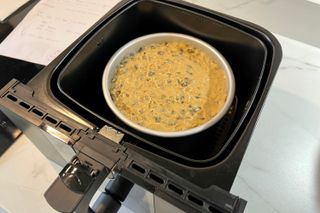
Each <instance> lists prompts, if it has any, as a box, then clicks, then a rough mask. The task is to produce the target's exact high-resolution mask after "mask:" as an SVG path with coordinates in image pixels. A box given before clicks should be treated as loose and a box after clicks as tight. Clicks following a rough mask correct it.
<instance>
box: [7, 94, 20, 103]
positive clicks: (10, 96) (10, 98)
mask: <svg viewBox="0 0 320 213" xmlns="http://www.w3.org/2000/svg"><path fill="white" fill-rule="evenodd" d="M7 98H8V99H9V100H11V101H13V102H16V101H17V100H18V98H16V97H14V96H13V95H7Z"/></svg>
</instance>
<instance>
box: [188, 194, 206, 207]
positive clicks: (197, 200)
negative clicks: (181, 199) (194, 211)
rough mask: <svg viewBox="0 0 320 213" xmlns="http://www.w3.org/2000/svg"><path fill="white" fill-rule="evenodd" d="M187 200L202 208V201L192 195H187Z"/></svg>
mask: <svg viewBox="0 0 320 213" xmlns="http://www.w3.org/2000/svg"><path fill="white" fill-rule="evenodd" d="M188 200H189V201H191V202H192V203H194V204H196V205H198V206H203V201H202V200H200V199H199V198H197V197H195V196H193V195H188Z"/></svg>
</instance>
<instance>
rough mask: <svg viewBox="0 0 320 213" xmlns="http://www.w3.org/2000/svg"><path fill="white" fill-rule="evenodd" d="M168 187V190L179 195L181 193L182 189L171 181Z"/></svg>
mask: <svg viewBox="0 0 320 213" xmlns="http://www.w3.org/2000/svg"><path fill="white" fill-rule="evenodd" d="M168 189H170V191H172V192H174V193H176V194H178V195H179V196H181V195H183V190H182V189H181V188H180V187H177V186H175V185H173V184H171V183H169V184H168Z"/></svg>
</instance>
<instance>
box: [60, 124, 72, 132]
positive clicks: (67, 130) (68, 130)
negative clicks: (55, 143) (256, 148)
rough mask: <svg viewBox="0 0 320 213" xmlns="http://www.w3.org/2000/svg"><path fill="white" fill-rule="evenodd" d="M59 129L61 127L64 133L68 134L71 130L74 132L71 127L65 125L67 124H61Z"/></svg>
mask: <svg viewBox="0 0 320 213" xmlns="http://www.w3.org/2000/svg"><path fill="white" fill-rule="evenodd" d="M59 127H60V128H61V129H63V130H64V131H66V132H71V130H72V129H71V128H70V127H68V126H67V125H65V124H60V125H59Z"/></svg>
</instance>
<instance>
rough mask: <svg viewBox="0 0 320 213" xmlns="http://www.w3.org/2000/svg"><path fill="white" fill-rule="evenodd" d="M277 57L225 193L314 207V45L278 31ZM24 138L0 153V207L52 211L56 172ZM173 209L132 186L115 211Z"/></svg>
mask: <svg viewBox="0 0 320 213" xmlns="http://www.w3.org/2000/svg"><path fill="white" fill-rule="evenodd" d="M276 36H277V38H278V39H279V41H280V43H281V45H282V48H283V60H282V63H281V65H280V68H279V70H278V73H277V75H276V78H275V80H274V82H273V85H272V87H271V89H270V92H269V95H268V97H267V100H266V102H265V106H264V108H263V110H262V112H261V115H260V118H259V120H258V123H257V126H256V129H255V131H254V133H253V136H252V139H251V141H250V143H249V146H248V149H247V152H246V154H245V156H244V159H243V161H242V164H241V167H240V169H239V171H238V174H237V177H236V179H235V182H234V184H233V187H232V190H231V192H232V193H233V194H235V195H239V196H240V197H242V198H244V199H246V200H247V201H248V204H247V207H246V211H245V212H247V213H251V212H252V213H253V212H259V213H264V212H266V213H273V212H284V213H285V212H288V213H289V212H290V213H292V212H297V213H300V212H314V213H316V212H319V211H320V92H319V91H320V90H319V89H320V86H319V85H320V60H319V59H320V49H319V48H316V47H313V46H309V45H307V44H305V43H301V42H298V41H296V40H292V39H289V38H286V37H283V36H280V35H276ZM58 170H59V168H58V167H56V166H55V165H53V164H52V163H50V162H49V161H48V160H47V159H46V158H45V157H44V156H43V155H42V154H41V153H40V152H39V151H38V150H37V149H36V148H35V146H34V145H33V144H32V143H31V142H30V141H29V140H28V139H27V138H26V137H25V136H22V137H20V138H19V139H18V140H17V141H16V142H15V143H14V144H13V145H12V146H11V147H10V149H8V150H7V151H6V153H5V154H4V155H2V156H1V158H0V189H1V190H0V213H3V212H10V213H20V212H54V210H53V209H51V207H50V206H49V205H48V204H47V203H46V201H45V199H44V197H43V193H44V191H45V190H46V189H47V188H48V186H49V185H50V184H51V183H52V181H53V180H54V179H55V177H56V176H57V174H58ZM155 208H156V211H157V212H163V211H167V212H178V211H179V210H177V209H176V208H175V207H173V206H171V205H170V204H168V203H166V202H164V201H162V200H161V199H160V198H157V197H154V196H153V195H152V194H151V193H149V192H146V191H144V190H143V189H141V188H139V187H135V189H134V190H133V192H132V193H130V195H129V197H128V199H127V201H126V203H125V206H124V207H123V208H122V209H121V211H120V212H132V211H134V212H156V211H155V210H154V209H155Z"/></svg>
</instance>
